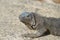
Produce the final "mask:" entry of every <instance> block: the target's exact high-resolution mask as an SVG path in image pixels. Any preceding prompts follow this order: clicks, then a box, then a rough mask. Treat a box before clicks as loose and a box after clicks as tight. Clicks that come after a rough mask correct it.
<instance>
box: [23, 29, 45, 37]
mask: <svg viewBox="0 0 60 40" xmlns="http://www.w3.org/2000/svg"><path fill="white" fill-rule="evenodd" d="M45 32H46V29H45V28H41V29H40V30H37V31H35V32H32V33H27V34H23V35H22V36H23V37H30V38H37V37H40V36H42V35H43V34H44V33H45Z"/></svg>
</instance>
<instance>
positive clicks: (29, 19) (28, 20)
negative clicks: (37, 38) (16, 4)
mask: <svg viewBox="0 0 60 40" xmlns="http://www.w3.org/2000/svg"><path fill="white" fill-rule="evenodd" d="M19 19H20V21H21V22H23V23H24V24H25V25H27V26H28V28H30V29H33V27H32V26H33V25H35V19H34V13H33V12H23V13H22V14H21V15H20V16H19Z"/></svg>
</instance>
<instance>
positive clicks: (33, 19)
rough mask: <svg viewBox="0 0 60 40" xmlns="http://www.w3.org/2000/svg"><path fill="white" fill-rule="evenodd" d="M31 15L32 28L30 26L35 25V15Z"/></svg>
mask: <svg viewBox="0 0 60 40" xmlns="http://www.w3.org/2000/svg"><path fill="white" fill-rule="evenodd" d="M31 15H32V17H31V18H32V20H31V26H32V25H35V24H36V23H35V15H34V13H32V14H31Z"/></svg>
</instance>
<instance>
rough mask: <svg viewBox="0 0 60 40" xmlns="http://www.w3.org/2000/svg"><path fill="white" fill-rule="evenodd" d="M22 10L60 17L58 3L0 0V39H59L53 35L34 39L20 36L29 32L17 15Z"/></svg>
mask: <svg viewBox="0 0 60 40" xmlns="http://www.w3.org/2000/svg"><path fill="white" fill-rule="evenodd" d="M24 11H28V12H37V13H39V14H41V15H43V16H47V17H56V18H60V5H57V4H56V5H55V4H47V3H46V4H45V3H43V4H42V5H41V3H40V2H38V1H35V0H0V40H60V38H59V37H57V36H53V35H48V36H44V37H39V38H35V39H31V38H23V37H21V34H23V33H27V32H29V29H28V28H26V26H25V25H24V24H23V23H21V22H20V21H19V15H20V14H21V13H22V12H24ZM27 30H28V31H27Z"/></svg>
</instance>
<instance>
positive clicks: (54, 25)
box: [19, 12, 60, 38]
mask: <svg viewBox="0 0 60 40" xmlns="http://www.w3.org/2000/svg"><path fill="white" fill-rule="evenodd" d="M19 19H20V21H21V22H22V23H24V24H25V25H26V26H27V27H28V28H29V29H30V30H35V31H37V32H35V33H29V34H28V33H27V34H24V36H25V37H34V38H35V37H39V36H42V35H44V33H45V32H46V31H47V30H49V32H50V34H52V35H56V36H60V18H53V17H44V16H41V15H40V14H37V13H33V12H23V13H22V14H21V15H20V16H19Z"/></svg>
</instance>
